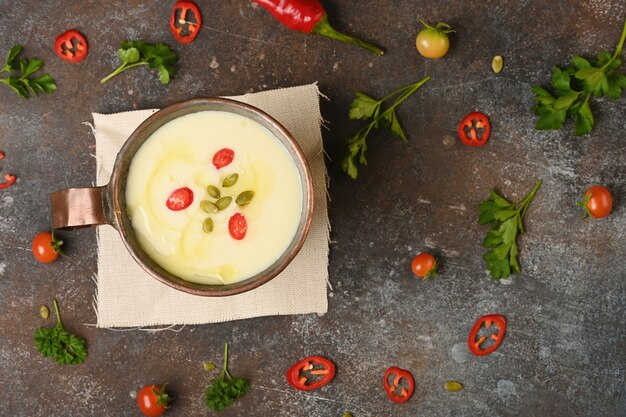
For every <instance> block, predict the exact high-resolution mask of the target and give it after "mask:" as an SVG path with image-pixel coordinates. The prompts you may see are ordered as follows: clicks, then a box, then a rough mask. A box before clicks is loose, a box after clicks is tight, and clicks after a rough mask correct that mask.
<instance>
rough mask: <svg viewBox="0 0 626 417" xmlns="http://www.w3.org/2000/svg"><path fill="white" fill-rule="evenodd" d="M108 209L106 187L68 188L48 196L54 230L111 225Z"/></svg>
mask: <svg viewBox="0 0 626 417" xmlns="http://www.w3.org/2000/svg"><path fill="white" fill-rule="evenodd" d="M109 207H110V206H109V198H108V187H107V186H103V187H91V188H68V189H65V190H59V191H55V192H53V193H52V194H50V208H51V211H52V227H53V228H54V229H64V228H77V227H86V226H98V225H102V224H112V222H110V221H109V220H108V217H107V213H109V212H110V210H109Z"/></svg>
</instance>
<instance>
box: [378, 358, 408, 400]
mask: <svg viewBox="0 0 626 417" xmlns="http://www.w3.org/2000/svg"><path fill="white" fill-rule="evenodd" d="M392 375H395V376H394V377H393V382H392V383H391V384H390V383H389V380H390V379H391V376H392ZM403 379H404V380H406V384H407V387H406V388H401V387H400V385H401V383H402V380H403ZM383 385H384V387H385V392H386V393H387V397H389V399H390V400H391V401H393V402H394V403H398V404H402V403H405V402H407V401H409V398H411V395H413V391H415V379H413V375H412V374H411V373H410V372H409V371H407V370H406V369H402V368H398V367H397V366H392V367H390V368H389V369H387V371H386V372H385V376H384V377H383Z"/></svg>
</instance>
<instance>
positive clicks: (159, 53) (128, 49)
mask: <svg viewBox="0 0 626 417" xmlns="http://www.w3.org/2000/svg"><path fill="white" fill-rule="evenodd" d="M117 55H118V56H119V58H120V60H121V61H122V63H121V64H120V66H119V67H117V68H116V69H115V71H113V72H112V73H110V74H109V75H107V76H106V77H104V78H103V79H102V80H100V83H101V84H104V83H105V82H107V81H108V80H110V79H111V78H113V77H115V76H116V75H118V74H120V73H121V72H124V71H126V70H127V69H130V68H133V67H138V66H140V65H147V66H148V67H149V68H152V69H156V70H157V72H158V73H159V81H161V84H168V83H169V82H170V80H171V78H172V77H173V76H174V74H176V70H175V69H174V65H176V62H177V61H178V56H177V55H176V52H174V51H173V50H172V49H171V48H170V47H169V46H168V45H166V44H164V43H158V44H151V43H147V42H144V41H124V42H122V43H121V44H120V48H119V49H118V50H117Z"/></svg>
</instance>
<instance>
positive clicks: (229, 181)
mask: <svg viewBox="0 0 626 417" xmlns="http://www.w3.org/2000/svg"><path fill="white" fill-rule="evenodd" d="M238 179H239V174H230V175H229V176H228V177H226V178H224V181H222V187H232V186H233V185H235V183H236V182H237V180H238Z"/></svg>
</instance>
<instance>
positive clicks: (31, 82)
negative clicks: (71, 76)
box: [0, 45, 57, 98]
mask: <svg viewBox="0 0 626 417" xmlns="http://www.w3.org/2000/svg"><path fill="white" fill-rule="evenodd" d="M23 50H24V47H23V46H22V45H15V46H14V47H13V48H11V50H10V51H9V55H8V56H7V60H6V63H5V65H4V67H3V68H2V69H0V74H3V73H7V76H5V77H4V78H2V77H0V83H3V84H6V85H7V86H9V87H10V88H11V89H12V90H13V91H15V92H16V93H17V94H19V95H20V97H23V98H29V97H30V93H29V90H30V91H31V92H32V93H34V94H35V95H36V96H39V93H53V92H55V91H56V90H57V85H56V83H55V82H54V78H52V77H51V76H50V75H48V74H44V75H40V76H39V77H34V76H33V74H34V73H36V72H37V71H39V70H40V69H41V68H42V67H43V60H41V59H39V58H33V59H18V56H19V55H20V54H21V53H22V51H23ZM16 73H19V75H16Z"/></svg>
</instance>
